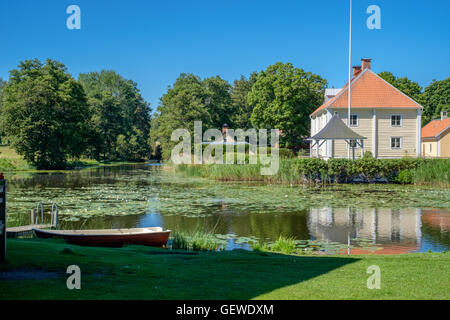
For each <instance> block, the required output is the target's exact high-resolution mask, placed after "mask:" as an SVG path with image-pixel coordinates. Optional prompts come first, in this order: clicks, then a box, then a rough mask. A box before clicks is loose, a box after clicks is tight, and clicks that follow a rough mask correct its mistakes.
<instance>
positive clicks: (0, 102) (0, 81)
mask: <svg viewBox="0 0 450 320" xmlns="http://www.w3.org/2000/svg"><path fill="white" fill-rule="evenodd" d="M5 85H6V82H5V81H3V79H2V78H0V114H1V112H2V105H3V93H2V92H3V87H4V86H5ZM3 136H4V134H3V132H2V130H1V128H0V144H2V143H3V141H2V138H3Z"/></svg>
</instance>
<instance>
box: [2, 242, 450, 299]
mask: <svg viewBox="0 0 450 320" xmlns="http://www.w3.org/2000/svg"><path fill="white" fill-rule="evenodd" d="M68 246H69V245H67V244H65V243H64V242H60V241H58V240H36V239H26V240H24V239H11V240H8V263H7V264H0V299H449V298H450V293H449V291H448V288H449V286H450V277H449V275H448V272H447V270H448V265H449V263H450V254H448V253H423V254H407V255H395V256H379V255H367V256H350V257H349V256H292V255H284V254H277V253H267V252H246V251H232V252H186V251H169V250H165V249H156V248H148V247H141V246H129V247H125V248H121V249H104V248H85V247H77V246H73V245H70V250H65V249H66V248H67V247H68ZM69 265H78V266H79V267H80V269H81V290H68V289H67V287H66V280H67V277H68V275H67V274H66V269H67V267H68V266H69ZM372 265H377V266H379V267H380V269H381V289H380V290H369V289H368V288H367V287H366V281H367V278H368V277H369V275H368V274H367V273H366V270H367V268H368V267H369V266H372Z"/></svg>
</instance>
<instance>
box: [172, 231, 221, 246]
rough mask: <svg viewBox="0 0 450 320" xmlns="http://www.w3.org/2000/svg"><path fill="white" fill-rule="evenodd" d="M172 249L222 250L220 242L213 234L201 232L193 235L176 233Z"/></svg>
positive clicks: (195, 232)
mask: <svg viewBox="0 0 450 320" xmlns="http://www.w3.org/2000/svg"><path fill="white" fill-rule="evenodd" d="M171 247H172V249H181V250H187V251H217V250H220V249H221V246H220V244H219V241H218V239H217V238H216V237H215V236H214V234H213V233H205V232H201V231H199V230H196V231H194V232H192V233H187V232H174V235H173V238H172V244H171Z"/></svg>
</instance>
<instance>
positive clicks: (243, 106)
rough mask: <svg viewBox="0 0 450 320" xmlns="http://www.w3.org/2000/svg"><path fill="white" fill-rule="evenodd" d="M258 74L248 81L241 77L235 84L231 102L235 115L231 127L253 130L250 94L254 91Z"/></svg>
mask: <svg viewBox="0 0 450 320" xmlns="http://www.w3.org/2000/svg"><path fill="white" fill-rule="evenodd" d="M257 75H258V74H257V73H256V72H254V73H252V74H251V75H250V78H249V79H247V78H246V77H244V76H241V78H240V79H239V80H235V81H234V83H233V89H232V93H231V100H232V103H233V107H232V110H233V114H232V115H231V120H230V122H231V127H233V128H241V129H249V128H252V123H251V121H250V117H251V115H252V112H253V106H252V105H250V104H249V103H248V99H247V98H248V94H249V93H250V92H251V91H252V86H253V84H254V83H255V82H256V76H257Z"/></svg>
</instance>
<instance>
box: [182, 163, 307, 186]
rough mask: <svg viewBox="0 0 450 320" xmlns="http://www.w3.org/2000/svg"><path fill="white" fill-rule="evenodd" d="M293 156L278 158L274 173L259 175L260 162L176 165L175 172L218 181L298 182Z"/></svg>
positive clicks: (299, 178) (299, 177)
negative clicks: (277, 165)
mask: <svg viewBox="0 0 450 320" xmlns="http://www.w3.org/2000/svg"><path fill="white" fill-rule="evenodd" d="M295 161H296V159H295V158H280V162H279V170H278V172H277V174H275V175H261V168H263V167H267V166H263V165H262V164H261V163H258V164H245V165H238V164H235V165H219V164H207V165H185V164H182V165H178V166H176V167H175V170H176V171H177V172H180V173H183V174H185V175H186V176H189V177H202V178H207V179H212V180H219V181H265V182H270V183H300V182H302V180H303V177H302V176H301V175H300V174H299V173H298V172H297V170H296V166H295Z"/></svg>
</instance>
